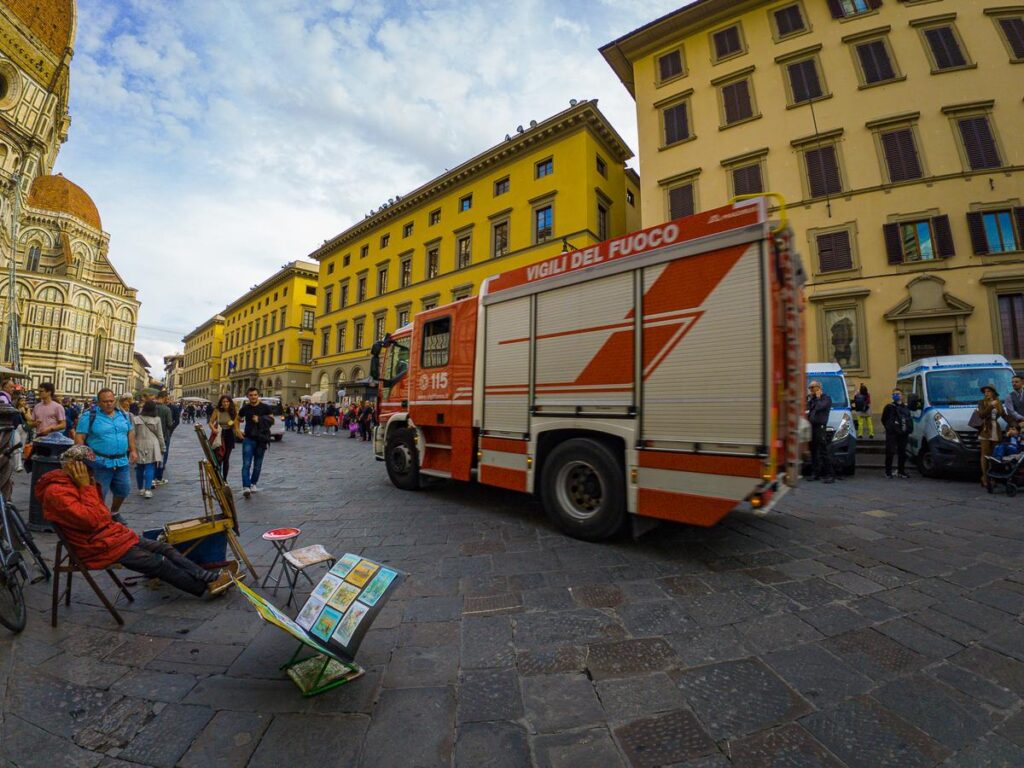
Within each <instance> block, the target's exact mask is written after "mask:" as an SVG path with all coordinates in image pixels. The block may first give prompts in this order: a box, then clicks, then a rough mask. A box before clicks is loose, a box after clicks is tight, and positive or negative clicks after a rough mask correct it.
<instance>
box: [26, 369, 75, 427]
mask: <svg viewBox="0 0 1024 768" xmlns="http://www.w3.org/2000/svg"><path fill="white" fill-rule="evenodd" d="M37 393H38V395H39V400H38V402H36V404H35V405H34V406H33V408H32V428H33V429H35V431H36V437H43V436H44V435H48V434H50V433H51V432H63V431H64V427H66V426H67V422H66V421H65V416H64V406H63V405H61V404H60V403H58V402H57V401H56V400H54V399H53V384H52V383H50V382H49V381H44V382H43V383H42V384H40V385H39V389H38V390H37Z"/></svg>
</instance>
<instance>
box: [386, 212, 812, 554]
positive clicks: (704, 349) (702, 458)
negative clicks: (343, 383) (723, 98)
mask: <svg viewBox="0 0 1024 768" xmlns="http://www.w3.org/2000/svg"><path fill="white" fill-rule="evenodd" d="M801 281H802V270H801V268H800V265H799V257H798V256H797V255H796V254H795V253H794V252H793V250H792V238H791V233H790V231H789V230H788V229H787V228H785V226H781V227H775V228H774V230H773V224H772V222H770V221H769V220H768V216H767V202H766V199H765V198H763V197H759V198H755V199H752V200H745V201H742V202H736V203H733V204H731V205H728V206H725V207H723V208H718V209H715V210H711V211H706V212H703V213H699V214H696V215H694V216H689V217H686V218H682V219H678V220H676V221H671V222H668V223H665V224H661V225H659V226H656V227H651V228H650V229H645V230H642V231H639V232H634V233H632V234H629V235H626V236H624V237H619V238H616V239H614V240H609V241H606V242H603V243H600V244H598V245H595V246H592V247H589V248H586V249H582V250H575V251H571V252H567V253H562V254H559V255H557V256H554V257H551V258H548V259H545V260H543V261H540V262H537V263H535V264H530V265H528V266H525V267H521V268H519V269H513V270H510V271H508V272H504V273H502V274H499V275H496V276H494V277H492V278H489V279H488V280H487V281H485V282H484V284H483V285H482V286H481V289H480V295H479V296H478V297H473V298H469V299H463V300H462V301H456V302H454V303H452V304H449V305H447V306H443V307H437V308H435V309H431V310H428V311H425V312H421V313H419V314H417V315H416V317H415V319H414V321H413V322H412V323H411V324H410V325H407V326H405V327H403V328H400V329H399V330H397V331H396V332H394V333H392V334H389V335H388V336H386V337H385V338H384V339H383V340H381V341H379V342H377V344H375V345H374V348H373V357H372V359H371V373H372V375H373V378H375V379H378V380H379V386H380V389H379V397H378V408H379V423H380V426H379V427H378V428H377V430H376V432H375V435H374V450H375V453H376V456H377V458H378V459H379V460H381V461H384V462H385V464H386V466H387V472H388V475H389V477H390V478H391V481H392V482H393V483H394V484H395V485H396V486H398V487H399V488H403V489H406V490H416V489H418V488H420V487H421V485H422V484H424V483H425V481H426V479H427V478H444V479H451V480H462V481H467V482H469V481H475V482H478V483H484V484H486V485H494V486H498V487H500V488H506V489H510V490H513V491H522V492H524V493H534V494H537V495H539V496H540V498H541V500H542V501H543V505H544V508H545V510H546V511H547V513H548V514H549V515H550V516H551V518H552V519H553V520H554V521H555V522H556V523H557V524H558V525H559V526H560V527H561V528H562V530H564V531H565V532H566V533H568V534H570V535H572V536H576V537H578V538H582V539H588V540H599V539H603V538H606V537H608V536H611V535H612V534H614V533H616V532H617V531H618V530H619V529H620V528H622V527H623V524H624V523H625V522H626V520H632V521H633V523H634V530H635V531H637V530H642V529H643V528H644V527H646V526H644V525H638V522H639V521H638V518H657V519H662V520H672V521H678V522H682V523H690V524H695V525H703V526H710V525H714V524H715V523H716V522H718V521H719V520H720V519H721V518H722V517H724V516H725V515H726V514H728V513H729V512H730V511H731V510H733V509H734V508H735V507H737V505H739V504H741V503H744V502H746V503H748V504H749V505H750V506H752V507H753V508H755V509H758V510H763V511H767V510H768V509H769V508H770V507H771V506H772V505H773V504H774V503H775V501H777V500H778V498H779V496H780V495H781V494H782V493H783V492H784V491H785V490H786V488H787V486H788V485H790V484H792V483H795V481H796V475H797V472H796V466H797V460H798V458H799V438H798V432H799V419H800V412H801V406H802V404H803V375H804V374H803V357H802V338H803V334H802V329H801V307H802V296H801ZM381 358H383V359H381Z"/></svg>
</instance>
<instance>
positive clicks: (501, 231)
mask: <svg viewBox="0 0 1024 768" xmlns="http://www.w3.org/2000/svg"><path fill="white" fill-rule="evenodd" d="M631 157H632V152H631V151H630V149H629V148H628V147H627V146H626V144H625V142H624V141H623V139H622V137H620V136H619V134H618V133H617V132H616V131H615V129H614V128H613V127H612V126H611V124H610V123H609V122H608V120H607V119H606V118H605V116H604V115H603V114H602V113H601V112H600V110H599V109H598V106H597V102H596V101H584V102H580V103H577V104H573V106H571V107H570V108H569V109H567V110H565V111H563V112H560V113H558V114H556V115H554V116H553V117H551V118H549V119H547V120H544V121H543V122H541V123H535V124H532V125H531V126H530V127H528V128H524V127H522V126H520V129H519V130H517V131H516V132H514V133H513V134H510V135H508V136H507V137H506V140H505V141H504V142H502V143H501V144H498V145H497V146H494V147H491V148H490V149H488V150H487V151H485V152H483V153H481V154H479V155H477V156H476V157H473V158H472V159H470V160H467V161H466V162H465V163H463V164H461V165H460V166H458V167H457V168H454V169H452V170H451V171H449V172H447V173H445V174H444V175H443V176H439V177H438V178H436V179H433V180H432V181H430V182H428V183H426V184H424V185H423V186H421V187H419V188H418V189H416V190H414V191H412V192H410V193H409V194H407V195H404V196H403V197H401V198H399V199H396V200H394V201H391V202H389V204H388V205H386V206H384V207H382V209H380V210H379V211H377V212H375V213H374V214H372V215H370V216H367V217H366V218H365V219H364V220H363V221H361V222H359V223H357V224H355V225H354V226H352V227H350V228H349V229H347V230H345V231H344V232H342V233H341V234H339V235H337V236H335V237H333V238H332V239H331V240H329V241H327V242H326V243H324V245H323V246H322V247H321V248H319V249H317V250H316V251H315V252H314V253H312V254H311V258H313V259H315V260H316V261H318V262H319V263H320V269H319V296H318V298H319V302H318V305H317V320H316V335H315V351H314V358H315V360H314V365H313V378H312V382H313V383H312V389H313V390H315V391H317V392H319V393H320V394H319V397H320V398H323V399H327V400H335V399H351V398H364V397H367V396H373V393H372V390H370V389H368V387H367V377H368V374H369V352H370V346H371V345H372V344H373V342H374V341H376V340H378V339H380V338H382V337H383V336H384V334H385V333H387V332H389V331H393V330H395V329H396V328H398V327H401V326H402V325H405V324H406V323H408V322H409V321H410V320H411V319H412V317H413V316H414V315H415V313H417V312H419V311H422V310H424V309H430V308H432V307H435V306H438V305H441V304H447V303H449V302H451V301H454V300H456V299H461V298H465V297H468V296H471V295H475V294H476V293H477V292H478V291H479V289H480V285H481V283H482V282H483V281H484V280H485V279H486V278H488V277H490V276H491V275H494V274H497V273H499V272H503V271H505V270H508V269H514V268H516V267H519V266H521V265H523V264H528V263H531V262H534V261H537V260H540V259H543V258H546V257H547V256H550V255H551V254H554V253H559V252H561V251H562V250H563V248H566V247H575V248H584V247H586V246H588V245H591V244H593V243H595V242H600V241H601V240H605V239H607V238H609V237H615V236H617V235H620V234H623V233H625V232H629V231H632V230H633V229H637V228H638V227H639V223H640V216H639V205H640V189H639V179H638V177H637V176H636V174H635V172H633V171H632V170H630V169H627V168H626V167H625V163H626V161H627V160H628V159H629V158H631ZM340 392H341V393H343V394H339V393H340Z"/></svg>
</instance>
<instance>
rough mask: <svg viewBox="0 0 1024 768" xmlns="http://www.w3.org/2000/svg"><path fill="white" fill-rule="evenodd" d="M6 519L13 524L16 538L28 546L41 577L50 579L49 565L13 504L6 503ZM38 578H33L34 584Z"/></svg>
mask: <svg viewBox="0 0 1024 768" xmlns="http://www.w3.org/2000/svg"><path fill="white" fill-rule="evenodd" d="M7 511H8V513H9V514H8V519H9V520H10V521H11V524H12V525H13V526H14V532H15V533H16V534H17V536H18V538H19V539H21V543H22V544H24V545H25V546H26V547H28V551H29V552H31V553H32V557H33V558H34V559H35V561H36V567H38V568H39V572H40V573H41V574H42V575H43V579H45V580H46V581H49V580H50V566H48V565H47V564H46V561H45V560H43V553H42V552H40V551H39V547H37V546H36V540H35V539H33V538H32V532H31V531H30V530H29V529H28V526H26V525H25V521H24V520H23V519H22V517H21V514H20V513H19V512H18V508H17V507H16V506H14V505H13V504H11V503H9V502H8V504H7ZM36 581H38V579H36V580H34V581H33V582H32V583H33V584H34V583H35V582H36Z"/></svg>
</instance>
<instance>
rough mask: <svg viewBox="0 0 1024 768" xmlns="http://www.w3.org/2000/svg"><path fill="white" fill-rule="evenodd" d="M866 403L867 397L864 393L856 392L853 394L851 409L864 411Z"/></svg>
mask: <svg viewBox="0 0 1024 768" xmlns="http://www.w3.org/2000/svg"><path fill="white" fill-rule="evenodd" d="M867 405H868V397H867V395H865V394H862V393H860V392H858V393H857V394H856V395H854V396H853V410H855V411H866V410H867Z"/></svg>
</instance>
